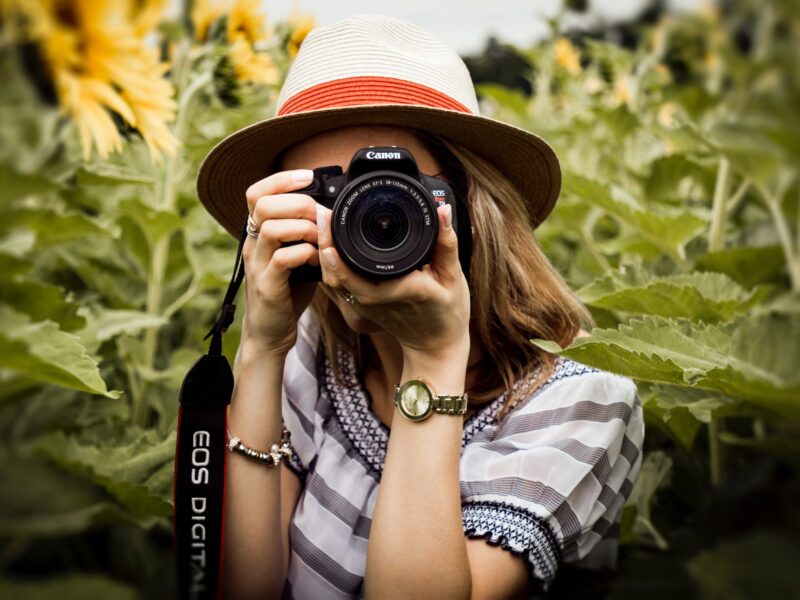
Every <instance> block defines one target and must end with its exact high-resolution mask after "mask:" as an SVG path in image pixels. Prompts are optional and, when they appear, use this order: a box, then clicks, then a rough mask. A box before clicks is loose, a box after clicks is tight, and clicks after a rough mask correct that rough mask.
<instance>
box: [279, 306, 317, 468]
mask: <svg viewBox="0 0 800 600" xmlns="http://www.w3.org/2000/svg"><path fill="white" fill-rule="evenodd" d="M319 333H320V329H319V323H318V322H317V320H316V317H315V316H314V314H313V312H312V311H311V308H310V307H309V308H307V309H306V310H305V312H303V314H302V315H301V316H300V318H299V319H298V323H297V340H296V341H295V345H294V347H292V349H291V350H290V351H289V352H288V354H287V355H286V362H285V364H284V368H283V384H282V391H281V411H282V420H283V425H284V427H286V429H287V430H288V431H289V434H290V436H291V445H292V456H291V458H290V459H289V460H288V461H287V463H286V464H287V466H288V467H289V468H290V469H291V470H292V471H294V472H295V473H296V474H297V475H298V476H299V477H300V478H301V479H302V480H303V481H304V480H305V477H306V475H307V473H308V468H309V465H310V464H311V462H312V461H313V460H314V457H315V456H316V455H317V453H318V450H319V447H320V444H321V443H322V427H321V423H322V417H323V415H320V414H318V412H317V408H318V407H317V404H318V402H317V401H318V399H319V388H318V385H317V370H316V369H317V367H316V359H317V349H318V346H319V339H320V337H319Z"/></svg>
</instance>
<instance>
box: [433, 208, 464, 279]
mask: <svg viewBox="0 0 800 600" xmlns="http://www.w3.org/2000/svg"><path fill="white" fill-rule="evenodd" d="M452 210H453V208H452V206H450V205H449V204H444V205H442V206H439V207H437V209H436V213H437V216H438V218H439V237H438V239H437V240H436V245H435V246H434V248H433V258H432V260H431V268H432V269H433V270H434V271H435V272H436V274H437V275H438V276H439V277H440V278H442V279H446V280H448V281H456V280H457V279H458V278H459V277H461V263H460V262H459V261H458V238H457V237H456V230H455V229H454V228H453V219H452Z"/></svg>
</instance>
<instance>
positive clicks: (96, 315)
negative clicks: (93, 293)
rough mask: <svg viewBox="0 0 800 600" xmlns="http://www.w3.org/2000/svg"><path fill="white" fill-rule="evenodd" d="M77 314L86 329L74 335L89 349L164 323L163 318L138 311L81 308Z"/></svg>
mask: <svg viewBox="0 0 800 600" xmlns="http://www.w3.org/2000/svg"><path fill="white" fill-rule="evenodd" d="M78 312H79V314H81V315H82V316H84V317H85V319H86V327H84V328H83V329H82V330H80V331H78V332H76V333H77V334H78V335H79V336H80V338H81V343H83V345H84V346H85V347H86V348H89V349H96V348H97V347H98V346H99V345H100V343H102V342H104V341H106V340H109V339H111V338H113V337H116V336H118V335H119V334H121V333H127V334H136V333H138V332H140V331H142V330H144V329H150V328H151V327H161V326H163V325H164V324H165V323H166V320H165V319H164V318H163V317H160V316H156V315H151V314H149V313H146V312H142V311H138V310H112V309H107V308H102V307H96V308H94V309H89V308H88V307H81V309H80V310H79V311H78Z"/></svg>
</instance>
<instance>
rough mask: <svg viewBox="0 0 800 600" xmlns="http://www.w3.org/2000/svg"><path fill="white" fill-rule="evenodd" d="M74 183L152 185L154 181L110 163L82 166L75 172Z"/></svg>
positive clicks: (139, 173)
mask: <svg viewBox="0 0 800 600" xmlns="http://www.w3.org/2000/svg"><path fill="white" fill-rule="evenodd" d="M75 181H76V183H77V184H78V185H115V186H116V185H125V184H139V185H142V184H144V185H154V184H155V182H156V180H155V179H153V178H152V177H148V176H147V175H142V174H141V172H139V171H132V170H129V169H125V168H124V167H121V166H119V165H114V164H111V163H95V164H90V165H82V166H81V167H80V168H79V169H78V170H77V171H76V172H75Z"/></svg>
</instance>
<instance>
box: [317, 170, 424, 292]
mask: <svg viewBox="0 0 800 600" xmlns="http://www.w3.org/2000/svg"><path fill="white" fill-rule="evenodd" d="M333 213H334V214H333V217H332V221H331V222H332V231H333V240H334V244H336V247H337V249H338V250H339V251H340V253H341V254H342V256H343V258H344V260H345V261H347V263H348V264H349V265H350V266H351V267H353V268H354V269H355V270H356V271H358V272H360V273H362V274H366V275H374V276H377V277H393V276H399V275H402V274H405V273H408V272H409V271H411V270H413V269H415V268H417V267H418V266H419V265H420V264H422V263H423V262H424V261H425V260H426V259H427V257H428V256H429V255H430V252H431V248H432V247H433V243H434V241H435V237H434V236H435V234H436V231H437V229H436V222H435V215H436V211H435V206H434V204H433V202H432V201H431V199H430V198H429V196H428V193H427V191H426V190H425V188H423V187H422V186H421V185H420V184H419V183H418V182H416V181H414V180H413V179H412V178H410V177H408V176H405V175H401V174H398V173H391V174H387V173H385V172H380V171H379V172H373V173H370V174H368V175H365V176H363V177H360V178H357V179H355V180H353V181H352V182H351V183H350V184H348V187H345V189H343V190H342V192H341V195H340V197H339V199H338V200H337V202H336V205H335V206H334V210H333Z"/></svg>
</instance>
